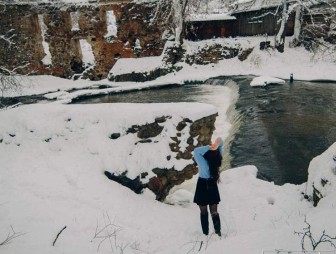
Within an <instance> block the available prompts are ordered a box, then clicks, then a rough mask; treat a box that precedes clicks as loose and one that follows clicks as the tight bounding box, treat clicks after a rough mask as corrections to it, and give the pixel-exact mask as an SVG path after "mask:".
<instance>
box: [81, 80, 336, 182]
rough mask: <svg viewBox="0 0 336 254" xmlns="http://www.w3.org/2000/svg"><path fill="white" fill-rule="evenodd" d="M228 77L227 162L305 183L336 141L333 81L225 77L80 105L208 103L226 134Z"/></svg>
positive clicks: (335, 88) (273, 177) (261, 174)
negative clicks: (256, 83)
mask: <svg viewBox="0 0 336 254" xmlns="http://www.w3.org/2000/svg"><path fill="white" fill-rule="evenodd" d="M228 80H233V81H235V82H236V83H237V85H238V86H239V94H240V95H239V99H238V102H237V103H236V109H237V110H238V112H239V113H240V114H241V116H242V121H241V125H240V127H239V129H238V130H237V132H236V133H235V136H234V140H233V141H232V145H231V148H230V154H231V157H232V159H231V166H232V167H236V166H242V165H255V166H257V168H258V170H259V177H260V178H265V179H267V180H269V181H274V182H275V183H276V184H283V183H295V184H300V183H303V182H305V181H306V180H307V169H308V165H309V162H310V161H311V159H312V158H314V157H315V156H317V155H319V154H321V153H322V152H323V151H325V150H326V149H327V148H328V147H329V146H330V145H331V144H332V143H333V142H336V118H335V116H336V84H333V83H313V82H303V81H294V82H293V83H292V84H289V83H287V84H285V85H273V86H268V87H265V88H262V87H250V85H249V83H250V81H251V77H230V78H228V77H223V78H217V79H211V80H209V81H208V82H207V83H208V84H207V85H187V86H178V87H170V88H165V89H156V90H146V91H137V92H132V93H125V94H117V95H109V96H103V97H99V98H94V99H88V100H85V101H82V102H80V103H116V102H127V103H163V102H204V103H210V104H213V105H215V106H216V107H217V108H218V111H219V117H218V119H217V121H216V128H217V133H215V135H223V136H227V134H228V129H229V128H230V125H229V124H228V122H227V118H226V116H227V115H226V113H227V110H228V108H229V107H228V106H229V104H230V101H232V98H231V96H232V93H230V92H229V91H228V89H229V88H228V87H226V86H225V85H227V83H228ZM218 130H220V132H219V131H218Z"/></svg>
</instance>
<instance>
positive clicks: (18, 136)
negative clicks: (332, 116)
mask: <svg viewBox="0 0 336 254" xmlns="http://www.w3.org/2000/svg"><path fill="white" fill-rule="evenodd" d="M262 39H263V38H249V40H248V41H246V42H245V43H252V44H254V43H255V42H257V41H258V40H259V41H260V40H262ZM216 41H217V40H216ZM230 42H231V43H235V39H230ZM205 43H213V40H209V41H205V42H193V43H192V42H186V46H188V47H189V49H190V50H194V49H195V48H197V47H198V46H204V44H205ZM313 57H314V56H313V55H311V54H309V53H308V52H307V51H305V50H304V49H302V48H298V49H290V48H286V51H285V53H284V54H280V53H275V52H270V51H259V50H256V51H255V52H253V53H252V54H251V55H250V57H249V58H248V59H247V61H244V62H241V61H239V60H238V59H231V60H225V61H220V62H219V63H218V64H212V65H210V66H197V65H193V66H183V67H184V68H183V69H182V70H181V71H180V72H177V73H172V74H169V75H167V76H164V77H161V78H159V79H158V80H155V81H151V82H145V83H131V82H129V83H113V82H108V81H106V80H104V81H100V82H89V81H84V80H79V81H70V80H63V79H59V78H55V77H50V76H37V77H32V78H30V80H27V81H26V82H25V86H24V87H23V89H22V90H21V94H26V95H28V94H42V93H48V95H47V96H49V97H54V98H58V99H59V101H60V102H67V101H70V100H71V99H72V98H76V96H78V95H80V94H95V93H102V92H118V91H121V90H135V89H142V88H148V87H151V86H160V85H166V84H167V83H169V84H171V83H178V84H183V83H184V82H185V81H193V80H206V79H208V78H209V77H214V76H219V75H244V74H253V75H256V76H268V77H270V78H265V77H264V78H262V79H261V80H262V81H263V82H264V81H267V80H268V79H271V78H274V77H276V78H280V79H288V78H289V77H290V74H291V73H293V75H294V79H303V80H312V79H328V80H336V66H335V64H334V63H332V62H330V61H326V59H324V60H323V59H321V58H319V60H318V59H317V58H316V59H314V58H313ZM132 61H133V60H132ZM126 62H127V61H126ZM139 62H140V61H139ZM141 63H143V59H142V61H141ZM133 64H134V65H136V64H137V63H136V61H135V62H134V63H133ZM100 84H108V85H110V86H111V88H108V89H95V87H98V85H100ZM85 87H90V89H86V90H80V91H76V92H70V90H71V89H72V88H85ZM103 90H104V91H103ZM50 92H52V93H50ZM230 93H231V92H230V90H229V89H228V97H230V96H232V97H234V96H233V95H232V94H230ZM12 95H13V94H12ZM7 96H9V94H8V95H7ZM216 101H223V99H222V98H220V97H218V98H217V99H216ZM209 103H211V101H209ZM230 103H232V100H225V103H224V104H225V105H223V107H227V108H228V107H229V106H230ZM217 110H218V109H216V108H215V107H214V106H211V105H208V104H198V103H183V104H149V105H146V104H135V105H134V104H104V105H101V104H99V105H60V103H48V104H36V105H26V106H20V107H18V108H13V109H8V110H2V111H0V162H1V163H0V188H1V189H0V252H1V253H6V254H17V253H25V254H33V253H34V254H35V253H81V254H85V253H88V254H89V253H90V254H92V253H153V254H154V253H155V254H156V253H167V254H168V253H169V254H173V253H197V252H202V253H237V254H240V253H252V254H254V253H258V254H260V253H262V250H265V252H264V253H289V252H288V251H299V250H301V239H302V236H299V235H298V234H294V232H299V233H304V232H305V228H307V226H308V224H306V223H305V220H306V222H307V223H309V225H310V226H311V232H312V237H313V238H314V239H315V240H318V239H319V238H320V236H321V235H322V234H323V230H325V234H327V235H329V236H331V237H335V236H336V221H335V220H334V217H335V214H336V208H335V207H336V187H335V182H336V180H335V177H336V176H335V174H336V173H335V172H336V171H335V168H336V162H335V161H336V159H335V158H336V144H334V145H333V146H332V147H330V148H329V149H328V151H326V152H325V153H324V154H323V155H321V156H319V157H317V158H315V159H314V160H313V161H312V163H311V165H310V167H309V179H308V186H307V185H306V184H302V185H292V184H285V185H283V186H276V185H274V184H273V183H270V182H265V181H262V180H259V179H257V178H256V173H257V169H256V168H255V167H254V166H252V165H247V166H245V167H241V168H234V169H229V170H227V171H225V172H223V173H222V174H221V183H220V184H219V189H220V193H221V197H222V201H221V203H220V204H219V213H220V216H221V220H222V233H223V237H222V239H219V238H218V237H217V236H216V235H211V236H210V237H209V238H205V237H203V236H202V234H201V227H200V222H199V211H198V207H197V206H196V205H195V204H193V203H192V198H193V192H194V188H195V181H196V178H197V176H195V177H194V178H193V179H191V180H189V181H188V182H185V183H184V184H183V185H182V186H180V187H179V188H176V189H174V191H172V193H171V195H170V196H168V198H167V200H168V201H169V203H170V204H173V205H167V204H164V203H160V202H157V201H155V200H154V199H155V197H154V195H153V194H152V193H151V192H149V191H145V192H144V193H143V194H141V195H136V194H134V193H133V192H132V191H131V190H129V189H127V188H125V187H123V186H121V185H119V184H117V183H115V182H112V181H110V180H108V179H107V178H106V177H105V176H104V175H103V171H104V170H106V169H108V168H111V167H114V166H115V165H116V166H115V167H114V168H115V169H116V171H118V170H120V171H123V170H124V169H125V168H129V169H132V170H133V171H132V172H133V173H134V174H135V175H136V174H137V173H138V172H141V170H142V168H143V167H145V166H149V167H150V166H158V165H159V166H163V165H166V166H167V167H170V166H171V165H168V164H169V163H170V162H168V161H167V160H164V161H163V160H161V159H160V158H161V157H160V156H161V155H160V154H161V153H162V154H166V152H169V151H167V150H165V149H166V146H164V145H162V144H165V143H166V144H167V142H169V141H168V140H169V133H170V132H171V131H172V130H173V128H175V126H174V123H175V121H177V119H180V118H181V117H188V118H192V119H197V118H200V117H203V116H205V115H209V114H212V113H213V112H215V111H217ZM161 115H172V116H173V117H172V119H171V122H170V123H171V125H167V126H166V127H165V128H166V133H167V135H166V136H160V137H158V140H157V141H159V143H158V145H156V146H155V145H154V147H152V148H150V146H149V145H148V144H142V146H143V147H142V149H137V148H136V147H135V146H134V145H133V144H134V143H135V142H136V138H135V137H134V136H132V135H125V136H123V137H122V138H120V139H117V140H111V139H109V138H108V137H109V135H111V134H112V133H114V132H120V133H124V132H125V130H126V129H127V128H129V127H130V125H132V124H142V123H145V122H152V121H153V119H155V117H156V116H161ZM223 119H224V121H225V120H226V118H225V117H223ZM222 121H223V120H222ZM226 126H229V123H227V125H226ZM226 134H227V133H226ZM182 138H183V137H182ZM224 138H225V136H224ZM159 144H160V145H159ZM147 145H148V147H147ZM161 145H162V146H161ZM145 146H146V149H145V148H144V147H145ZM162 151H164V152H162ZM127 154H128V155H127ZM130 154H132V155H130ZM155 155H158V157H157V158H156V157H155ZM139 165H140V166H139ZM137 166H139V167H137ZM321 178H323V179H324V178H328V179H327V180H328V182H327V183H323V184H321ZM312 183H314V185H315V187H317V188H319V190H321V193H323V195H324V196H325V197H324V198H323V199H322V200H321V201H320V203H319V204H318V206H317V207H313V204H312V202H309V201H307V200H306V199H304V197H303V194H302V193H305V192H306V191H307V192H308V194H311V189H312V188H311V185H312ZM322 185H323V186H322ZM178 204H183V205H178ZM65 226H66V228H65V229H64V230H63V231H62V233H60V235H59V237H58V238H57V240H56V237H57V234H58V233H59V232H60V231H61V230H62V229H63V228H64V227H65ZM211 232H212V230H211ZM8 235H9V236H12V235H13V236H14V237H15V236H17V237H16V238H13V239H12V240H11V241H10V242H9V243H7V244H5V245H2V244H1V243H2V242H3V241H4V240H5V239H6V237H7V236H8ZM55 240H56V242H55V244H54V246H53V242H54V241H55ZM200 241H203V244H202V246H201V242H200ZM332 241H333V243H334V244H336V242H335V240H332ZM304 246H305V247H306V249H307V250H312V246H311V244H310V241H309V239H308V238H305V245H304ZM200 247H202V248H201V249H200ZM275 250H287V252H279V251H278V252H276V251H275ZM316 250H329V251H331V250H335V248H334V247H333V246H331V245H330V243H321V244H320V245H318V247H317V248H316ZM266 251H273V252H266ZM292 253H295V252H292ZM296 253H300V252H296ZM321 253H323V252H321ZM329 253H330V252H329ZM335 253H336V252H335Z"/></svg>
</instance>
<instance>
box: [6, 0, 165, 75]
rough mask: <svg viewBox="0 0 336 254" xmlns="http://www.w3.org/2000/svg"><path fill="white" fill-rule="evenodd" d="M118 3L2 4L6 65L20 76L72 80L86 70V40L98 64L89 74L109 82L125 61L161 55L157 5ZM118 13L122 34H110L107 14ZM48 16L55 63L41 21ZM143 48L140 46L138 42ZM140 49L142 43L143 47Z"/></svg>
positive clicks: (49, 38)
mask: <svg viewBox="0 0 336 254" xmlns="http://www.w3.org/2000/svg"><path fill="white" fill-rule="evenodd" d="M122 2H123V1H118V2H116V3H113V2H111V1H109V2H108V3H104V4H91V5H82V6H71V5H63V6H59V5H56V6H53V7H51V6H50V5H32V4H17V5H15V4H12V5H2V6H0V13H1V19H0V35H6V37H7V38H10V41H11V42H12V43H9V42H8V41H6V40H0V55H1V59H0V65H2V66H7V67H8V69H14V68H17V67H18V66H22V67H23V66H24V68H20V69H18V72H20V73H24V74H26V73H33V74H51V75H55V76H59V77H64V78H71V77H73V76H74V75H75V74H76V73H77V74H80V73H82V72H83V71H84V66H83V61H82V58H83V55H82V52H81V47H80V43H79V41H80V40H83V39H84V40H86V41H87V42H88V43H89V44H90V45H91V47H92V51H93V54H94V57H95V62H96V63H95V66H94V68H93V69H92V70H89V71H87V72H85V74H84V75H85V76H86V77H89V78H90V79H92V80H96V79H101V78H106V77H107V74H108V72H109V70H110V69H111V68H112V66H113V65H114V63H115V62H116V61H117V60H118V59H119V58H121V57H145V56H154V55H160V54H161V52H162V49H163V46H164V42H163V40H162V39H161V34H162V32H161V28H160V27H158V26H153V25H151V23H150V22H151V18H152V17H153V8H154V7H155V5H154V4H142V5H138V4H134V3H122ZM107 11H113V13H114V16H115V18H116V24H117V27H118V31H117V36H116V37H114V36H110V37H108V38H106V37H105V35H106V34H107V22H106V12H107ZM74 12H77V13H78V16H77V17H78V25H79V30H73V29H72V19H71V13H74ZM39 15H42V17H43V21H44V24H45V25H46V33H45V35H44V40H45V42H46V43H48V45H49V51H50V54H51V60H52V64H51V65H45V64H44V63H43V62H42V59H43V58H44V57H45V52H44V51H45V50H44V47H43V45H42V41H43V40H42V32H41V25H40V23H39V18H38V17H39ZM137 40H138V42H139V43H140V46H141V48H139V47H135V46H136V45H135V44H136V41H137ZM138 46H139V45H138Z"/></svg>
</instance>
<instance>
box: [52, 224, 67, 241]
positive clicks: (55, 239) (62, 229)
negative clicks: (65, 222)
mask: <svg viewBox="0 0 336 254" xmlns="http://www.w3.org/2000/svg"><path fill="white" fill-rule="evenodd" d="M64 229H66V226H64V228H62V230H61V231H60V232H59V233H58V234H57V236H56V238H55V240H54V242H53V246H55V243H56V241H57V239H58V237H59V236H60V234H61V233H62V232H63V230H64Z"/></svg>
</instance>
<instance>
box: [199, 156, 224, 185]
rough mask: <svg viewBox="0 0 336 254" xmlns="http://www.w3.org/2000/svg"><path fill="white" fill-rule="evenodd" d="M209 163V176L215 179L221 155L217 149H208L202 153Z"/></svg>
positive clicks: (220, 163)
mask: <svg viewBox="0 0 336 254" xmlns="http://www.w3.org/2000/svg"><path fill="white" fill-rule="evenodd" d="M203 157H204V159H206V161H207V162H208V164H209V169H210V176H211V177H212V178H214V179H215V180H216V181H218V179H219V168H220V166H221V165H222V155H221V153H220V152H219V150H218V149H217V150H209V151H207V152H206V153H205V154H204V155H203Z"/></svg>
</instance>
